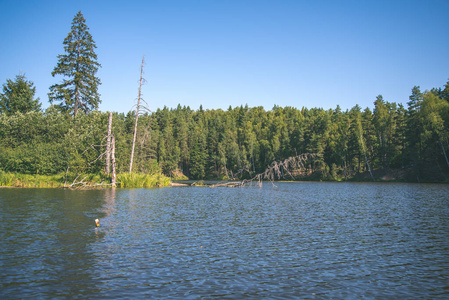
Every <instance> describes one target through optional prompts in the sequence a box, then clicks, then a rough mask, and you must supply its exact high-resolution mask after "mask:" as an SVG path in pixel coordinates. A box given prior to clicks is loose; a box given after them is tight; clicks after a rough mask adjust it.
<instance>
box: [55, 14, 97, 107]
mask: <svg viewBox="0 0 449 300" xmlns="http://www.w3.org/2000/svg"><path fill="white" fill-rule="evenodd" d="M85 22H86V20H85V19H84V17H83V14H82V13H81V11H80V12H78V14H77V15H76V16H75V17H74V19H73V21H72V27H71V31H70V32H69V34H68V35H67V37H66V38H65V39H64V42H63V44H64V51H65V54H61V55H58V64H57V65H56V67H55V68H54V70H53V72H52V73H51V75H52V76H53V77H54V76H55V75H62V76H64V79H63V80H62V83H60V84H54V85H52V86H51V87H50V93H49V94H48V97H49V100H50V103H54V102H58V103H59V104H58V105H57V107H58V109H60V110H61V111H65V112H69V113H73V116H76V115H77V112H78V110H81V111H83V112H85V113H87V112H89V111H91V110H93V109H96V108H98V105H99V104H100V103H101V100H100V95H99V94H98V91H97V89H98V86H99V85H100V79H99V78H98V77H96V76H95V74H96V73H97V71H98V68H99V67H101V65H100V64H99V63H98V62H97V54H96V53H95V48H96V45H95V42H94V41H93V39H92V36H91V34H90V33H89V32H88V29H89V28H88V27H87V25H86V24H85ZM66 78H67V79H66Z"/></svg>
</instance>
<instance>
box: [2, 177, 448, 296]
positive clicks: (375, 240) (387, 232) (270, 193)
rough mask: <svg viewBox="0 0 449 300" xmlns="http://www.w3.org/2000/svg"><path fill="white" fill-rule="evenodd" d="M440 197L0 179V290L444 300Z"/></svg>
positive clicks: (410, 192) (287, 187)
mask: <svg viewBox="0 0 449 300" xmlns="http://www.w3.org/2000/svg"><path fill="white" fill-rule="evenodd" d="M448 195H449V186H446V185H419V184H387V183H382V184H375V183H304V182H302V183H278V184H277V188H275V187H273V186H271V184H265V185H264V187H263V188H262V189H259V188H208V187H180V188H164V189H115V190H111V189H108V190H89V191H71V190H61V189H1V190H0V236H1V246H0V298H2V299H15V298H27V297H31V298H98V299H115V298H142V297H145V298H178V299H197V298H214V297H216V298H242V297H246V298H254V299H256V298H262V297H265V298H279V299H284V298H298V297H300V298H360V297H365V298H397V297H402V298H439V297H441V298H447V297H449V197H448ZM96 218H99V219H100V222H101V226H100V227H99V228H96V227H95V223H94V220H95V219H96Z"/></svg>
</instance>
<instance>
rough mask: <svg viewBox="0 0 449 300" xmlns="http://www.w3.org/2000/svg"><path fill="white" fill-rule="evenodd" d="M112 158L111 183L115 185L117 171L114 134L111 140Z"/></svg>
mask: <svg viewBox="0 0 449 300" xmlns="http://www.w3.org/2000/svg"><path fill="white" fill-rule="evenodd" d="M111 160H112V177H111V185H112V187H115V182H116V173H115V137H114V136H112V141H111Z"/></svg>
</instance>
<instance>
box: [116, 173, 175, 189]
mask: <svg viewBox="0 0 449 300" xmlns="http://www.w3.org/2000/svg"><path fill="white" fill-rule="evenodd" d="M117 180H118V181H119V182H120V187H122V188H152V187H165V186H168V185H169V184H170V178H168V177H165V176H164V175H162V174H151V175H150V174H141V173H121V174H118V175H117Z"/></svg>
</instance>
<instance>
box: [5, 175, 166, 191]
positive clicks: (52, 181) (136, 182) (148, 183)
mask: <svg viewBox="0 0 449 300" xmlns="http://www.w3.org/2000/svg"><path fill="white" fill-rule="evenodd" d="M110 183H111V177H110V176H105V175H104V174H77V175H75V174H57V175H39V174H34V175H30V174H19V173H9V172H3V171H0V186H1V187H23V188H63V187H70V186H72V187H101V186H103V187H108V186H110V185H109V184H110ZM169 184H170V178H168V177H165V176H164V175H161V174H151V175H150V174H137V173H131V174H130V173H123V174H118V175H117V187H122V188H152V187H165V186H168V185H169Z"/></svg>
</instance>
